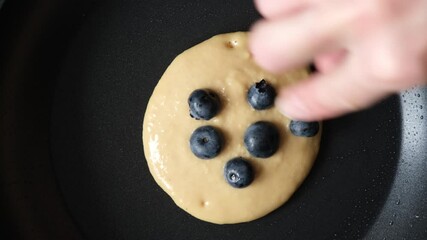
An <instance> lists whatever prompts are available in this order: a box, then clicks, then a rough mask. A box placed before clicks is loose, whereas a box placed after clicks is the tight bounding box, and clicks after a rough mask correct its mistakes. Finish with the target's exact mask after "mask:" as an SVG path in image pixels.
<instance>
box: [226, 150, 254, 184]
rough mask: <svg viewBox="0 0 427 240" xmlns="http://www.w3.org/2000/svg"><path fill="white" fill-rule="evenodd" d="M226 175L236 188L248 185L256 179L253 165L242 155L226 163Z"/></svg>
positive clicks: (229, 182)
mask: <svg viewBox="0 0 427 240" xmlns="http://www.w3.org/2000/svg"><path fill="white" fill-rule="evenodd" d="M224 177H225V180H227V182H228V184H230V185H231V186H232V187H234V188H244V187H247V186H249V184H251V183H252V181H253V180H254V174H253V169H252V165H251V164H250V163H249V162H248V161H247V160H245V159H243V158H241V157H237V158H233V159H231V160H229V161H228V162H227V163H226V164H225V167H224Z"/></svg>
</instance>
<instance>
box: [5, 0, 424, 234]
mask: <svg viewBox="0 0 427 240" xmlns="http://www.w3.org/2000/svg"><path fill="white" fill-rule="evenodd" d="M258 18H259V15H258V14H257V12H256V10H255V9H254V6H253V3H252V1H249V0H246V1H243V0H228V1H227V0H224V1H222V0H204V1H202V0H200V1H159V0H157V1H156V0H149V1H137V0H115V1H114V0H104V1H82V0H80V1H79V0H75V1H61V0H35V1H19V0H15V1H12V0H7V1H6V2H5V3H4V5H3V7H2V8H1V9H0V104H1V105H0V114H1V115H0V117H1V118H0V127H1V128H0V129H1V132H0V141H1V142H0V143H1V144H0V146H1V152H0V153H1V155H0V179H1V181H0V182H1V202H0V204H1V206H0V209H1V212H0V217H1V221H2V222H1V233H0V235H1V236H0V238H1V239H174V240H175V239H176V240H179V239H215V240H219V239H224V240H225V239H245V240H246V239H271V240H273V239H303V240H307V239H314V240H316V239H379V240H382V239H387V240H390V239H408V240H409V239H411V240H412V239H414V240H415V239H419V240H425V239H427V187H426V185H427V110H426V109H427V89H426V88H415V89H410V90H408V91H405V92H402V93H401V94H398V95H395V96H392V97H390V98H388V99H386V100H384V101H383V102H381V103H379V104H377V105H376V106H374V107H372V108H370V109H367V110H365V111H361V112H357V113H354V114H350V115H347V116H344V117H341V118H338V119H334V120H330V121H326V122H325V123H324V134H323V137H322V145H321V148H320V153H319V156H318V159H317V161H316V163H315V166H314V168H313V169H312V171H311V173H310V174H309V176H308V178H307V179H306V180H305V182H304V183H303V185H302V186H301V188H300V189H299V190H298V191H297V192H296V193H295V194H294V196H293V197H292V198H291V199H290V201H289V202H288V203H287V204H285V205H284V206H282V207H280V208H279V209H278V210H276V211H274V212H273V213H271V214H269V215H267V216H266V217H263V218H261V219H258V220H255V221H252V222H249V223H242V224H234V225H215V224H210V223H206V222H203V221H200V220H197V219H195V218H193V217H191V216H190V215H188V214H187V213H186V212H184V211H182V210H181V209H180V208H178V207H176V206H175V204H174V203H173V201H172V200H171V199H170V198H169V196H168V195H167V194H165V193H164V192H163V191H162V190H161V189H160V188H159V187H158V186H157V185H156V184H155V182H154V180H153V178H152V177H151V175H150V173H149V171H148V167H147V164H146V161H145V158H144V154H143V149H142V140H141V131H142V130H141V124H142V121H143V114H144V111H145V108H146V105H147V101H148V98H149V96H150V95H151V92H152V90H153V88H154V86H155V85H156V83H157V81H158V79H159V78H160V76H161V75H162V74H163V72H164V70H165V69H166V67H167V66H168V65H169V63H170V62H171V61H172V59H173V58H174V57H175V56H176V55H177V54H179V53H180V52H182V51H183V50H185V49H187V48H189V47H191V46H193V45H194V44H196V43H199V42H201V41H203V40H205V39H207V38H209V37H211V36H213V35H216V34H219V33H225V32H233V31H242V30H248V29H249V27H250V25H251V23H253V22H254V21H255V20H256V19H258ZM313 27H315V26H313ZM265 37H266V38H268V37H269V36H265ZM331 97H333V96H331Z"/></svg>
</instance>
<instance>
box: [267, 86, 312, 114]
mask: <svg viewBox="0 0 427 240" xmlns="http://www.w3.org/2000/svg"><path fill="white" fill-rule="evenodd" d="M292 89H293V87H291V88H285V89H282V90H281V92H280V94H279V96H278V97H277V98H276V101H275V105H276V107H277V109H278V110H279V112H280V113H281V114H283V115H284V116H285V117H287V118H289V119H293V120H300V121H317V120H320V119H319V117H318V116H316V115H313V113H312V112H311V111H310V109H309V107H308V106H307V104H306V103H305V102H304V101H302V99H301V97H300V96H298V94H296V93H295V92H293V91H292Z"/></svg>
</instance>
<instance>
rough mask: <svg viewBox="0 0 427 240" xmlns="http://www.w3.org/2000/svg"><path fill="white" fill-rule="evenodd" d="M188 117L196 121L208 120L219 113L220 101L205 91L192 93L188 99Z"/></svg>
mask: <svg viewBox="0 0 427 240" xmlns="http://www.w3.org/2000/svg"><path fill="white" fill-rule="evenodd" d="M188 106H189V107H190V116H191V117H192V118H195V119H197V120H200V119H204V120H209V119H211V118H213V117H214V116H215V115H216V114H217V113H218V111H219V108H220V101H219V97H218V95H217V94H215V93H214V92H213V91H210V90H206V89H198V90H195V91H193V92H192V93H191V94H190V97H189V98H188Z"/></svg>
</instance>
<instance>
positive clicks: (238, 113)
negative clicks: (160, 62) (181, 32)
mask: <svg viewBox="0 0 427 240" xmlns="http://www.w3.org/2000/svg"><path fill="white" fill-rule="evenodd" d="M306 76H307V71H306V70H297V71H293V72H289V73H287V74H284V75H273V74H271V73H268V72H266V71H264V70H262V69H261V68H260V67H258V66H257V65H256V64H255V63H254V61H253V59H252V58H251V54H250V53H249V51H248V48H247V33H245V32H236V33H229V34H222V35H217V36H214V37H212V38H211V39H209V40H207V41H205V42H202V43H200V44H198V45H196V46H194V47H192V48H190V49H188V50H186V51H185V52H183V53H182V54H180V55H179V56H178V57H176V58H175V60H174V61H173V62H172V63H171V65H170V66H169V67H168V68H167V70H166V71H165V73H164V74H163V76H162V78H161V79H160V81H159V83H158V84H157V86H156V88H155V89H154V92H153V95H152V96H151V98H150V101H149V103H148V106H147V110H146V112H145V117H144V123H143V142H144V151H145V156H146V159H147V163H148V166H149V169H150V172H151V174H152V175H153V177H154V179H155V180H156V182H157V183H158V184H159V186H160V187H161V188H162V189H163V190H164V191H165V192H166V193H168V194H169V195H170V196H171V198H172V199H173V200H174V201H175V203H176V204H177V205H178V206H179V207H180V208H182V209H184V210H185V211H187V212H188V213H190V214H191V215H193V216H194V217H196V218H199V219H202V220H205V221H208V222H212V223H218V224H225V223H239V222H247V221H251V220H254V219H257V218H260V217H262V216H264V215H266V214H268V213H269V212H271V211H273V210H274V209H276V208H278V207H279V206H281V205H282V204H283V203H284V202H286V201H287V200H288V199H289V198H290V197H291V195H292V194H293V193H294V192H295V190H296V189H297V188H298V186H299V185H300V184H301V182H302V181H303V180H304V178H305V177H306V176H307V174H308V172H309V171H310V168H311V167H312V165H313V162H314V160H315V158H316V155H317V152H318V150H319V142H320V135H321V133H320V131H319V133H318V134H317V135H316V136H314V137H308V138H307V137H296V136H294V135H292V133H291V132H290V131H289V127H288V125H289V122H290V119H288V118H286V117H284V116H283V115H282V114H280V113H279V111H278V110H277V109H276V108H275V107H273V108H270V109H268V110H262V111H257V110H254V109H253V108H252V107H251V106H250V105H249V104H248V102H247V100H246V95H247V91H248V89H249V87H250V86H251V85H253V84H254V83H256V82H259V81H260V80H262V79H265V80H266V81H267V82H269V83H270V84H271V85H273V86H274V87H275V89H276V90H278V89H279V88H280V87H283V86H286V85H288V84H291V83H293V82H295V81H298V80H299V79H301V78H304V77H306ZM196 89H211V90H213V91H215V92H216V93H217V94H218V95H219V97H220V99H221V110H220V112H219V113H218V115H217V116H215V117H214V118H212V119H210V120H209V121H206V120H196V119H194V118H191V117H190V114H189V106H188V102H187V100H188V97H189V95H190V94H191V92H192V91H194V90H196ZM261 120H262V121H270V122H273V123H274V124H275V125H276V126H277V127H278V128H279V131H280V137H281V140H280V141H281V142H280V147H279V149H278V150H277V152H276V153H275V154H274V155H273V156H271V157H269V158H255V157H252V156H251V155H250V154H249V152H248V151H247V150H246V148H245V146H244V142H243V137H244V133H245V131H246V129H247V128H248V126H249V125H250V124H252V123H254V122H257V121H261ZM205 125H212V126H214V127H216V128H218V129H220V130H221V132H222V133H223V135H224V138H225V143H224V147H223V149H222V151H221V152H220V154H219V155H218V156H217V157H215V158H213V159H209V160H202V159H199V158H197V157H196V156H195V155H194V154H193V153H192V152H191V150H190V145H189V140H190V136H191V133H192V132H193V131H194V130H195V129H196V128H198V127H200V126H205ZM239 156H240V157H244V158H246V159H248V160H249V161H250V163H251V164H252V166H253V167H254V170H255V178H254V181H253V182H252V184H251V185H249V186H248V187H246V188H242V189H237V188H233V187H231V186H230V185H229V184H228V183H227V182H226V180H225V178H224V176H223V169H224V165H225V163H226V162H227V161H228V160H230V159H232V158H235V157H239Z"/></svg>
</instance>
